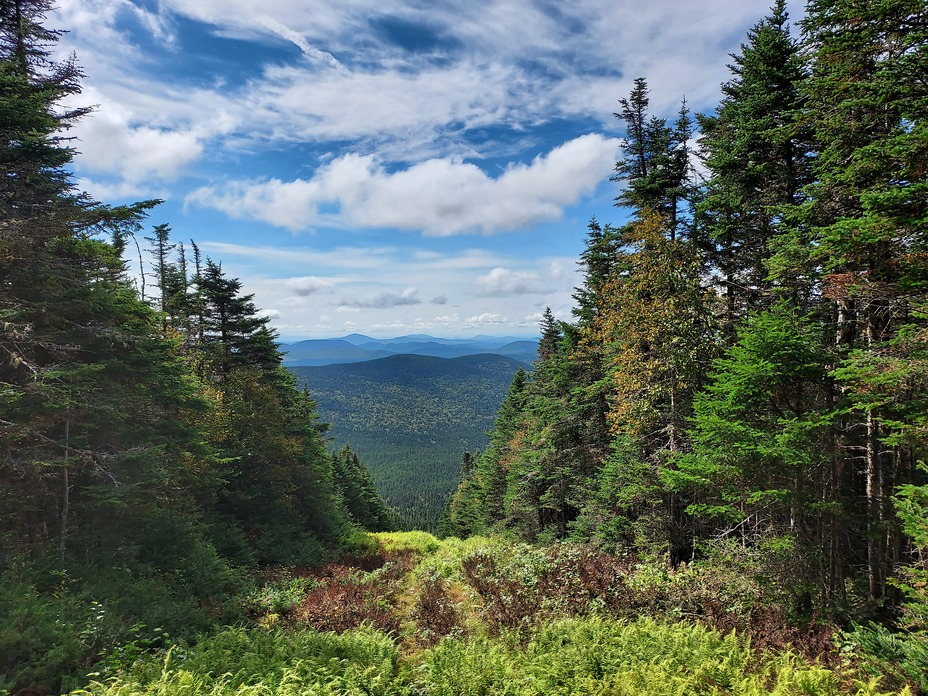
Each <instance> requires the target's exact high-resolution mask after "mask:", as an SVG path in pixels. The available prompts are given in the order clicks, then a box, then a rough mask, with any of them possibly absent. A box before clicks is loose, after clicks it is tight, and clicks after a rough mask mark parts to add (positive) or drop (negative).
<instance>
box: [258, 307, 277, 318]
mask: <svg viewBox="0 0 928 696" xmlns="http://www.w3.org/2000/svg"><path fill="white" fill-rule="evenodd" d="M258 316H259V317H263V318H264V319H280V317H281V314H280V312H279V311H278V310H276V309H261V310H258Z"/></svg>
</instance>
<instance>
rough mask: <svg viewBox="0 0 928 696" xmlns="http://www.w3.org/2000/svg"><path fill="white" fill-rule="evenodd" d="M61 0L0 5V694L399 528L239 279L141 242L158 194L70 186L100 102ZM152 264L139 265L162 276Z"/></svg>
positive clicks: (75, 673) (218, 611)
mask: <svg viewBox="0 0 928 696" xmlns="http://www.w3.org/2000/svg"><path fill="white" fill-rule="evenodd" d="M48 7H49V3H48V2H45V1H44V0H18V1H16V2H4V3H0V131H2V133H3V137H2V138H0V171H2V175H0V355H2V359H0V691H7V690H11V691H13V692H15V693H20V694H26V693H59V692H60V689H62V688H66V686H67V683H68V682H67V679H68V678H72V677H74V678H81V679H83V678H84V676H85V673H86V671H87V669H88V668H89V666H90V665H91V664H93V663H95V662H97V661H98V660H99V659H100V658H101V656H102V655H104V654H106V653H108V651H111V650H113V649H114V648H115V646H117V645H121V644H123V643H125V642H127V641H130V640H134V639H135V638H137V637H138V636H139V635H141V634H142V633H144V634H145V636H146V638H145V640H148V641H154V642H163V641H164V640H165V639H166V638H167V636H168V635H170V636H176V637H182V636H185V635H186V636H193V635H195V634H196V633H198V632H200V631H204V630H208V629H209V628H210V627H212V626H214V625H215V624H216V623H217V622H226V621H236V620H240V619H241V618H243V613H242V607H241V605H240V604H239V603H238V602H237V601H236V598H237V597H240V596H242V595H243V593H245V592H246V591H247V590H248V588H249V586H250V585H251V584H252V583H253V582H254V580H253V579H252V578H253V574H254V572H255V571H256V570H257V569H259V568H263V567H268V566H274V565H279V564H287V565H294V564H299V565H311V564H316V563H319V562H320V561H322V560H324V559H325V558H327V557H328V556H329V555H331V554H332V553H334V552H337V551H338V550H339V549H340V548H341V547H342V546H343V545H344V542H343V540H344V538H346V537H347V536H349V535H351V534H352V533H354V532H355V531H356V530H357V529H358V526H359V524H364V523H366V524H369V525H370V526H371V527H372V528H381V529H383V528H389V527H390V525H391V524H392V523H393V521H392V517H391V515H390V513H389V511H388V510H387V509H386V507H385V505H384V504H383V501H382V500H380V499H379V498H377V496H376V495H375V493H374V491H373V489H372V487H371V483H370V478H369V474H368V473H367V472H366V470H364V468H363V466H361V465H360V464H359V462H358V461H357V458H352V457H351V456H350V452H340V453H337V454H335V455H329V454H328V453H327V452H326V448H325V443H324V440H323V437H324V429H323V427H322V426H321V425H320V423H319V420H318V418H317V415H316V412H315V406H314V404H313V402H312V400H311V399H310V398H309V396H308V395H307V394H305V393H304V392H302V391H301V390H299V389H297V388H296V386H295V383H294V379H293V377H292V375H291V374H290V373H289V372H287V370H286V369H284V368H283V367H282V366H281V356H280V354H279V353H278V351H277V348H276V342H275V341H276V336H275V334H274V332H273V331H272V330H270V329H269V327H268V325H267V319H265V318H262V317H261V316H260V315H259V314H258V310H257V308H256V307H255V305H254V303H253V302H252V300H251V296H249V295H246V294H243V293H242V287H241V283H240V282H239V281H237V280H236V279H233V278H229V277H227V276H226V275H225V273H224V272H223V270H222V267H221V266H220V265H219V264H218V263H216V262H214V261H213V260H211V259H208V258H202V257H201V255H200V253H199V250H198V249H197V247H196V245H195V244H192V243H191V245H190V248H191V249H192V254H188V253H187V252H186V250H185V248H184V246H183V245H182V244H180V243H177V244H175V243H174V242H173V241H172V240H171V239H170V229H169V227H168V226H167V225H158V226H156V227H155V228H154V231H153V232H152V233H151V236H148V237H145V241H146V242H147V244H148V249H149V252H150V269H149V270H150V277H148V283H147V284H145V276H143V277H142V284H141V285H140V287H139V288H138V289H137V288H136V287H134V286H133V284H132V283H131V282H130V280H129V278H128V277H127V273H126V267H125V264H124V262H123V252H124V251H125V249H126V246H127V244H130V243H132V240H133V238H134V237H137V236H139V235H140V234H141V230H142V224H143V221H144V220H145V217H146V215H147V214H148V213H149V211H151V210H152V209H153V208H154V207H155V206H156V204H157V203H158V201H144V202H140V203H137V204H134V205H129V206H123V207H111V206H107V205H104V204H102V203H99V202H97V201H95V200H93V199H92V198H90V197H89V196H87V195H86V194H84V193H82V192H80V191H79V190H77V189H76V188H75V186H74V184H73V181H72V178H71V175H70V173H69V169H68V167H69V164H70V162H71V160H72V156H73V151H72V150H71V149H70V143H69V141H68V139H67V138H66V137H65V136H64V135H63V134H62V133H63V132H64V131H65V130H66V129H67V128H68V127H69V126H70V125H72V124H73V123H74V122H75V120H77V119H79V118H81V117H82V116H84V115H85V114H86V113H87V110H86V109H83V108H73V107H70V108H65V107H64V106H63V104H64V103H65V102H67V103H68V104H72V103H73V102H74V101H75V100H76V98H77V95H78V93H79V91H80V78H81V72H80V70H79V68H78V67H77V65H76V64H75V63H74V62H73V61H66V62H63V63H61V62H55V61H53V60H51V58H50V53H49V52H50V50H51V47H52V46H53V44H54V42H55V40H56V39H57V37H58V34H57V33H56V32H54V31H51V30H49V29H46V28H45V27H44V26H43V25H42V20H43V18H44V14H45V12H46V11H47V9H48ZM149 270H146V273H149Z"/></svg>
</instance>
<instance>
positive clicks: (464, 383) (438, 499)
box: [290, 344, 530, 530]
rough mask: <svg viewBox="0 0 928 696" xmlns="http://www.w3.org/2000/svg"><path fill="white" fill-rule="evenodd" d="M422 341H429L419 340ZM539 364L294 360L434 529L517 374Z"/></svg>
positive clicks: (397, 494)
mask: <svg viewBox="0 0 928 696" xmlns="http://www.w3.org/2000/svg"><path fill="white" fill-rule="evenodd" d="M419 345H422V344H419ZM519 368H523V369H530V365H528V364H526V363H524V362H520V361H517V360H514V359H512V358H507V357H504V356H501V355H493V354H483V355H480V354H478V355H467V356H463V357H455V358H440V357H432V356H427V355H392V356H389V357H385V358H380V359H377V360H369V361H365V362H356V363H348V364H338V365H326V366H318V367H312V366H297V367H291V368H290V369H291V370H292V371H293V373H294V374H295V375H296V376H297V378H298V379H299V381H300V383H301V384H305V385H306V386H307V387H308V388H309V390H310V393H311V394H312V396H313V398H314V399H315V400H316V403H317V404H318V409H319V415H320V418H321V419H322V420H323V421H324V422H326V423H329V424H330V425H331V430H330V432H329V435H330V437H331V439H332V440H333V444H334V446H335V447H340V446H342V445H344V444H349V445H350V446H351V448H352V450H354V451H355V453H357V454H358V456H359V457H360V458H361V459H362V461H364V462H365V464H367V466H368V467H369V468H370V470H371V474H372V477H373V479H374V483H375V484H376V486H377V489H378V491H379V492H380V494H381V495H383V496H384V498H385V499H386V500H387V502H388V503H389V504H390V505H391V506H392V507H394V508H395V509H396V510H397V512H398V513H399V514H400V516H401V518H402V520H403V523H404V525H406V526H407V527H409V528H419V529H428V530H434V529H435V527H436V525H437V523H438V520H439V517H440V516H441V513H442V510H443V507H444V505H445V502H446V500H447V498H448V496H449V495H450V493H451V491H453V490H454V488H455V486H457V484H458V481H459V480H460V464H461V457H462V455H463V454H464V452H473V451H476V450H480V449H483V448H484V447H485V446H486V444H487V442H488V439H489V438H488V435H487V433H488V432H489V430H490V429H491V428H492V427H493V422H494V419H495V417H496V412H497V410H498V409H499V405H500V403H501V402H502V400H503V398H504V397H505V395H506V391H507V389H508V388H509V384H510V382H511V381H512V377H513V375H514V374H515V373H516V371H517V370H518V369H519Z"/></svg>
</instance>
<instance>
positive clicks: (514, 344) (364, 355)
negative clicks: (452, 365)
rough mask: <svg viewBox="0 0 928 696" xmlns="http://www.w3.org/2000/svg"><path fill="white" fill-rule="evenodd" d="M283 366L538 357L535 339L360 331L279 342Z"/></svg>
mask: <svg viewBox="0 0 928 696" xmlns="http://www.w3.org/2000/svg"><path fill="white" fill-rule="evenodd" d="M281 350H282V351H283V352H284V365H285V366H287V367H300V366H307V367H318V366H323V365H344V364H349V363H358V362H365V361H368V360H377V359H379V358H386V357H389V356H391V355H425V356H430V357H433V358H448V359H450V358H462V357H465V356H468V355H502V356H503V357H507V358H511V359H513V360H517V361H519V362H523V363H531V362H533V361H534V360H535V359H536V358H537V357H538V341H537V340H535V339H526V338H518V337H515V336H475V337H474V338H467V339H446V338H435V337H434V336H428V335H425V334H412V335H409V336H399V337H397V338H388V339H375V338H371V337H370V336H364V335H362V334H351V335H349V336H343V337H341V338H325V339H310V340H307V341H299V342H297V343H285V344H282V345H281Z"/></svg>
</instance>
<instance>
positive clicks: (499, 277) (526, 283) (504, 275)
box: [476, 268, 548, 297]
mask: <svg viewBox="0 0 928 696" xmlns="http://www.w3.org/2000/svg"><path fill="white" fill-rule="evenodd" d="M476 286H477V290H478V292H479V294H481V295H485V296H487V297H502V296H503V295H537V294H542V293H545V292H547V291H548V288H546V287H545V285H544V284H543V283H542V282H541V278H539V277H538V274H537V273H532V272H530V271H513V270H510V269H508V268H494V269H493V270H492V271H490V272H489V273H487V274H486V275H483V276H480V277H479V278H477V280H476Z"/></svg>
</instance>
